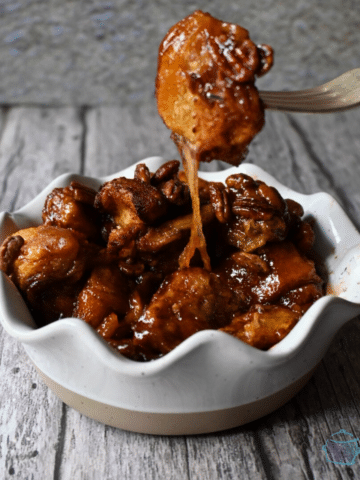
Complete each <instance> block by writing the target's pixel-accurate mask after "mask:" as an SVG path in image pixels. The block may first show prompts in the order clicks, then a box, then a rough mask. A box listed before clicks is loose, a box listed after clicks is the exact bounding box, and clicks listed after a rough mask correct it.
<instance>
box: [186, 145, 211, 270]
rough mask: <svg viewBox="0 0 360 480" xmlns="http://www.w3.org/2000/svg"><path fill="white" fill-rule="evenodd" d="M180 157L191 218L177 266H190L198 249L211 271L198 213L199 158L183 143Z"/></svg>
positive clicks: (205, 265) (206, 267)
mask: <svg viewBox="0 0 360 480" xmlns="http://www.w3.org/2000/svg"><path fill="white" fill-rule="evenodd" d="M182 159H183V164H184V171H185V175H186V178H187V182H188V185H189V189H190V195H191V201H192V209H193V219H192V225H191V234H190V240H189V242H188V244H187V245H186V247H185V249H184V251H183V252H182V254H181V255H180V258H179V267H180V268H187V267H189V266H190V261H191V259H192V257H193V256H194V255H195V252H196V250H199V252H200V255H201V259H202V261H203V264H204V268H205V269H206V270H208V271H209V272H210V271H211V264H210V257H209V255H208V253H207V249H206V240H205V236H204V232H203V228H202V220H201V213H200V198H199V182H198V169H199V160H198V159H197V157H196V154H195V152H194V151H193V150H191V149H190V148H189V146H188V145H186V144H185V145H183V148H182Z"/></svg>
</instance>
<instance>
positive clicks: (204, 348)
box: [0, 157, 360, 434]
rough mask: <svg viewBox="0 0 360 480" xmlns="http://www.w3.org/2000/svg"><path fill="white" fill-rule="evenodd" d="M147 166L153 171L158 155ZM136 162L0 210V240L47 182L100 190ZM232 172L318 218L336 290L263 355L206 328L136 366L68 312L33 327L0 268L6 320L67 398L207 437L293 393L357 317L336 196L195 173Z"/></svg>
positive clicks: (129, 422) (351, 261) (89, 409)
mask: <svg viewBox="0 0 360 480" xmlns="http://www.w3.org/2000/svg"><path fill="white" fill-rule="evenodd" d="M143 162H145V163H146V164H147V165H148V166H149V168H150V170H151V171H155V170H156V169H157V168H158V167H159V166H160V165H161V164H162V163H163V159H161V158H159V157H153V158H149V159H146V160H143V161H142V163H143ZM139 163H140V162H139ZM134 168H135V166H133V167H130V168H128V169H126V170H124V171H122V172H119V173H117V174H115V175H112V176H111V177H106V178H99V179H94V178H89V177H82V176H79V175H71V174H65V175H62V176H61V177H59V178H57V179H56V180H54V181H53V182H52V183H51V184H50V185H49V186H48V187H47V188H46V189H45V190H44V191H43V192H42V193H41V194H40V195H38V196H37V197H36V198H35V199H34V200H33V201H32V202H30V203H29V204H28V205H26V206H25V207H23V208H21V209H20V210H18V211H17V212H14V213H12V214H9V213H3V214H1V217H0V241H3V239H4V238H5V237H6V236H7V235H9V234H10V233H13V232H14V231H16V230H19V229H20V228H25V227H28V226H32V225H37V224H40V223H41V210H42V207H43V204H44V201H45V197H46V196H47V194H48V193H49V192H50V191H51V190H52V189H53V188H55V187H63V186H65V185H68V184H69V183H70V182H71V181H72V180H78V181H81V182H83V183H85V184H87V185H89V186H92V187H95V188H97V187H98V186H100V185H101V184H102V183H103V182H104V181H107V180H110V178H114V177H118V176H128V177H132V176H133V172H134ZM235 172H243V173H246V174H248V175H251V176H252V177H255V178H258V179H261V180H263V181H265V182H266V183H268V184H269V185H273V186H274V187H276V188H277V189H278V190H279V191H280V193H281V194H282V196H283V197H285V198H293V199H294V200H296V201H298V202H299V203H301V205H302V206H303V207H304V210H305V216H306V217H312V218H313V219H314V220H315V232H316V245H315V250H316V253H317V254H318V255H319V258H320V259H321V260H322V261H323V262H324V263H325V265H326V267H327V271H328V273H329V281H328V284H329V288H328V290H329V291H330V292H332V294H331V295H327V296H325V297H323V298H321V299H319V300H318V301H317V302H316V303H315V304H314V305H313V306H312V307H311V308H310V309H309V310H308V311H307V312H306V314H305V315H304V316H303V317H302V318H301V320H300V321H299V322H298V324H297V325H296V326H295V328H294V329H293V330H292V331H291V332H290V333H289V334H288V335H287V337H285V338H284V339H283V340H282V341H281V342H280V343H279V344H277V345H275V346H274V347H273V348H271V349H270V350H269V351H266V352H264V351H260V350H257V349H255V348H253V347H250V346H249V345H247V344H245V343H243V342H241V341H240V340H237V339H236V338H233V337H231V336H230V335H227V334H226V333H223V332H218V331H211V330H205V331H201V332H198V333H196V334H195V335H193V336H192V337H190V338H188V339H187V340H185V341H184V342H183V343H182V344H181V345H179V346H178V347H176V348H175V349H174V350H173V351H172V352H170V353H169V354H167V355H166V356H164V357H162V358H160V359H157V360H154V361H151V362H147V363H138V362H134V361H132V360H129V359H127V358H124V357H122V356H120V355H119V354H118V353H117V352H115V351H113V350H112V349H111V348H110V347H109V346H108V345H107V344H106V343H105V342H104V341H103V340H102V339H101V338H100V337H99V336H98V335H97V334H96V332H95V331H94V330H93V329H92V328H91V327H90V326H89V325H87V324H86V323H85V322H83V321H82V320H79V319H76V318H65V319H62V320H59V321H57V322H54V323H52V324H50V325H47V326H45V327H42V328H36V326H35V324H34V321H33V319H32V317H31V315H30V313H29V311H28V309H27V307H26V306H25V303H24V301H23V300H22V298H21V296H20V294H19V293H18V291H17V289H16V288H15V287H14V286H13V284H12V283H11V282H10V281H9V280H8V278H7V277H6V276H5V275H3V274H2V275H1V278H0V317H1V321H2V324H3V326H4V328H5V330H6V331H7V332H8V333H9V334H10V335H12V336H13V337H15V338H17V339H18V340H19V341H20V342H21V343H22V344H23V346H24V348H25V350H26V352H27V354H28V356H29V358H30V359H31V360H32V362H33V363H34V365H35V366H36V368H37V370H38V371H39V373H40V375H41V376H42V378H43V379H44V381H45V382H46V383H47V385H49V387H50V388H52V389H53V390H54V392H55V393H56V394H57V395H58V396H59V397H60V398H61V399H62V400H63V401H64V402H65V403H67V404H68V405H70V406H72V407H74V408H76V409H78V410H79V411H80V412H82V413H83V414H85V415H87V416H89V417H92V418H95V419H97V420H99V421H101V422H104V423H106V424H108V425H112V426H116V427H120V428H124V429H128V430H132V431H138V432H144V433H155V434H191V433H205V432H210V431H216V430H222V429H226V428H230V427H234V426H238V425H241V424H244V423H246V422H249V421H252V420H255V419H257V418H260V417H261V416H263V415H266V414H267V413H270V412H271V411H273V410H275V409H276V408H278V407H280V406H281V405H283V404H284V403H285V402H286V401H288V400H289V399H290V398H291V397H292V396H293V395H295V393H297V391H298V390H299V389H300V388H301V387H302V386H303V385H304V384H305V383H306V381H307V380H308V379H309V377H310V376H311V374H312V372H313V370H314V368H315V367H316V366H317V364H318V363H319V362H320V360H321V359H322V357H323V356H324V354H325V352H326V350H327V348H328V347H329V345H330V343H331V340H332V338H333V336H334V335H335V334H336V332H337V331H338V330H339V328H340V327H341V326H342V325H343V324H344V323H345V322H347V321H348V320H350V319H351V318H353V317H354V316H356V315H358V314H359V313H360V288H359V284H360V280H359V279H360V235H359V233H358V232H357V231H356V230H355V228H354V227H353V225H352V224H351V222H350V220H349V219H348V218H347V217H346V215H345V214H344V212H343V211H342V209H341V208H340V207H339V205H338V204H337V203H336V202H335V200H334V199H332V198H331V197H330V196H329V195H327V194H326V193H317V194H314V195H302V194H299V193H296V192H294V191H292V190H290V189H288V188H287V187H284V186H283V185H281V184H279V183H278V182H277V181H276V180H275V179H274V178H273V177H271V176H270V175H268V174H267V173H265V172H264V171H263V170H261V169H260V168H259V167H256V166H254V165H249V164H243V165H241V166H240V167H239V168H231V169H229V170H226V171H223V172H216V173H202V174H201V176H202V177H203V178H205V179H208V180H209V179H213V180H216V181H224V180H225V178H226V177H227V176H228V175H230V174H232V173H235Z"/></svg>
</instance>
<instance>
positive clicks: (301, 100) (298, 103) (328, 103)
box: [259, 68, 360, 113]
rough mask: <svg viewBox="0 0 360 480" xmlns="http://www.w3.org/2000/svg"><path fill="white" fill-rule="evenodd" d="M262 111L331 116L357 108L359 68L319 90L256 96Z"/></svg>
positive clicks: (359, 87) (262, 93) (318, 88)
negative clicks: (259, 98)
mask: <svg viewBox="0 0 360 480" xmlns="http://www.w3.org/2000/svg"><path fill="white" fill-rule="evenodd" d="M259 94H260V97H261V99H262V101H263V102H264V106H265V108H268V109H270V110H283V111H287V112H304V113H330V112H338V111H340V110H347V109H349V108H353V107H356V106H358V105H360V68H354V69H353V70H349V71H348V72H346V73H343V74H342V75H340V77H337V78H335V79H334V80H331V81H330V82H327V83H324V85H320V86H319V87H314V88H309V89H306V90H298V91H293V92H271V91H261V92H259Z"/></svg>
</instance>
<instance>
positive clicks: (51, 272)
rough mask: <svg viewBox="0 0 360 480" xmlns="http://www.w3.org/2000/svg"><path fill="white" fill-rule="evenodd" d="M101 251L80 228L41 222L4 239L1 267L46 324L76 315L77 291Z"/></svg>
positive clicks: (0, 259) (42, 322)
mask: <svg viewBox="0 0 360 480" xmlns="http://www.w3.org/2000/svg"><path fill="white" fill-rule="evenodd" d="M99 250H100V247H99V246H97V245H95V244H91V243H89V242H88V241H87V240H86V238H85V237H84V235H83V234H81V233H79V232H77V231H73V230H71V229H66V228H60V227H53V226H50V225H40V226H39V227H30V228H27V229H24V230H20V231H18V232H17V233H16V234H15V235H11V236H9V237H8V238H7V239H6V240H5V241H4V243H3V244H2V246H1V250H0V269H1V270H3V271H4V272H5V273H6V274H7V275H8V276H9V277H10V279H11V280H12V281H13V282H14V283H15V285H16V286H17V287H18V288H19V289H20V291H21V292H22V294H23V296H24V298H25V300H26V301H27V302H28V303H29V305H30V308H31V310H32V311H33V313H34V315H35V317H36V318H39V319H40V323H41V324H42V325H43V324H46V323H49V322H51V321H54V320H57V319H58V318H59V317H61V316H71V315H72V309H73V306H74V302H75V300H76V294H77V290H78V289H79V288H80V285H81V281H82V280H83V278H84V276H85V275H86V274H87V272H88V271H90V270H91V268H92V265H93V259H94V257H96V256H97V254H98V252H99Z"/></svg>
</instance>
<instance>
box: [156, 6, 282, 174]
mask: <svg viewBox="0 0 360 480" xmlns="http://www.w3.org/2000/svg"><path fill="white" fill-rule="evenodd" d="M272 61H273V52H272V49H271V47H269V46H267V45H262V46H260V47H257V46H256V45H255V44H254V43H253V42H252V41H251V40H250V38H249V34H248V31H247V30H245V29H244V28H242V27H240V26H238V25H235V24H230V23H226V22H222V21H220V20H217V19H215V18H214V17H212V16H211V15H210V14H208V13H204V12H201V11H200V10H197V11H195V12H194V13H193V14H192V15H189V16H188V17H186V18H184V19H183V20H181V21H180V22H179V23H177V24H176V25H174V26H173V27H172V28H171V29H170V30H169V32H168V34H167V35H166V36H165V38H164V40H163V41H162V43H161V45H160V48H159V56H158V73H157V77H156V97H157V103H158V110H159V113H160V115H161V117H162V118H163V120H164V122H165V124H166V125H167V127H168V128H170V129H171V130H172V132H173V139H174V141H175V143H176V144H177V146H178V148H179V150H180V151H182V150H183V145H184V143H187V144H189V145H191V148H192V149H193V150H194V151H195V152H196V155H197V158H198V160H199V161H203V162H209V161H211V160H212V159H214V158H216V159H220V160H223V161H225V162H228V163H231V164H233V165H238V164H239V163H240V162H241V161H242V159H243V157H244V155H245V153H246V150H247V146H248V144H249V143H250V141H251V140H252V138H253V137H254V135H256V133H258V132H259V131H260V130H261V128H262V127H263V124H264V109H263V105H262V103H261V100H260V98H259V94H258V91H257V89H256V87H255V86H254V81H255V76H258V75H263V74H264V73H266V72H267V71H268V70H269V69H270V67H271V65H272Z"/></svg>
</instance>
